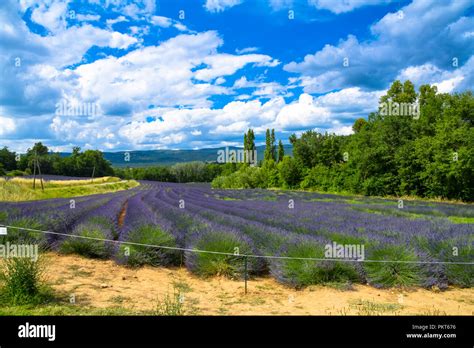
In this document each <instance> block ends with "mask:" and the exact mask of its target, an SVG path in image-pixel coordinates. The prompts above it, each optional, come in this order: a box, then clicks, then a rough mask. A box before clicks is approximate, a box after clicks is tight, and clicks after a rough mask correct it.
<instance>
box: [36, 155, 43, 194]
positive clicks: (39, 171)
mask: <svg viewBox="0 0 474 348" xmlns="http://www.w3.org/2000/svg"><path fill="white" fill-rule="evenodd" d="M36 165H37V166H38V173H39V176H40V182H41V191H44V185H43V176H42V175H41V168H40V163H39V160H38V158H37V159H36Z"/></svg>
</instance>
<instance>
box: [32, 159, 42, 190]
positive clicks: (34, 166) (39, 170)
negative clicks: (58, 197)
mask: <svg viewBox="0 0 474 348" xmlns="http://www.w3.org/2000/svg"><path fill="white" fill-rule="evenodd" d="M36 167H38V175H39V177H40V182H41V190H42V191H44V185H43V177H42V176H41V168H40V164H39V160H38V152H36V151H35V158H34V159H33V190H36Z"/></svg>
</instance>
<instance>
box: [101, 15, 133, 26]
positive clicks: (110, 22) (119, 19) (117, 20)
mask: <svg viewBox="0 0 474 348" xmlns="http://www.w3.org/2000/svg"><path fill="white" fill-rule="evenodd" d="M120 22H128V19H127V18H125V17H124V16H118V17H117V18H114V19H107V20H106V23H107V25H108V26H112V25H114V24H116V23H120Z"/></svg>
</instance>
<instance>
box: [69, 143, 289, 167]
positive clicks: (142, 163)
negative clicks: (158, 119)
mask: <svg viewBox="0 0 474 348" xmlns="http://www.w3.org/2000/svg"><path fill="white" fill-rule="evenodd" d="M227 148H228V149H229V150H242V148H239V147H235V146H228V147H227ZM225 149H226V147H219V148H205V149H198V150H144V151H118V152H103V153H104V158H105V159H106V160H108V161H110V162H111V163H112V166H114V167H151V166H159V165H162V166H163V165H165V166H169V165H173V164H176V163H183V162H193V161H201V162H217V157H218V151H219V150H224V151H225ZM284 149H285V154H286V155H291V154H292V146H291V145H284ZM264 151H265V145H261V146H257V160H258V161H260V160H263V153H264ZM127 153H128V154H129V159H130V160H129V161H125V159H126V156H127ZM60 155H61V156H69V155H70V153H61V154H60Z"/></svg>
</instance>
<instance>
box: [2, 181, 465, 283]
mask: <svg viewBox="0 0 474 348" xmlns="http://www.w3.org/2000/svg"><path fill="white" fill-rule="evenodd" d="M51 189H55V188H51ZM473 219H474V208H473V206H472V205H468V204H448V203H435V202H428V201H405V202H404V204H403V208H400V207H399V202H398V201H396V200H386V199H379V198H366V197H356V196H341V195H330V194H318V193H309V192H294V191H269V190H212V189H211V188H210V186H209V185H207V184H173V183H158V182H145V181H144V182H141V184H140V185H139V186H137V187H134V188H132V189H129V190H123V191H119V192H114V193H99V194H96V195H88V196H82V197H77V198H75V205H74V208H72V207H71V204H70V199H68V198H67V199H64V198H57V199H50V200H44V201H41V202H1V203H0V223H4V224H8V225H11V226H18V227H23V228H33V229H40V230H48V231H55V232H59V233H64V234H68V235H76V236H84V237H88V238H93V239H92V240H91V239H89V240H88V239H79V238H71V237H67V236H58V235H47V234H41V233H36V232H31V231H26V230H13V229H11V230H10V231H9V234H8V236H3V237H0V243H5V242H6V241H10V242H12V241H16V242H18V241H34V242H36V243H40V244H41V245H42V246H43V247H44V248H45V249H49V250H53V251H58V252H60V253H64V254H80V255H83V256H87V257H91V258H99V259H113V260H115V261H116V262H117V263H119V264H124V265H128V266H132V267H137V266H142V265H151V266H169V267H171V266H185V267H186V268H187V269H188V270H189V271H191V272H192V273H194V274H195V275H197V276H199V277H210V276H215V275H218V276H225V277H228V278H230V279H236V280H237V279H242V278H243V273H244V262H243V257H242V255H257V256H261V257H249V258H248V274H249V276H250V277H256V276H271V277H273V278H274V279H276V281H278V282H279V283H282V284H284V285H286V286H289V287H292V288H296V289H301V288H305V287H308V286H312V285H315V284H330V285H334V284H336V285H338V286H339V285H341V286H345V285H348V284H349V285H350V284H357V283H360V284H369V285H371V286H373V287H378V288H384V287H389V288H390V287H403V288H409V287H424V288H428V289H445V288H447V287H449V286H455V287H472V286H473V279H474V266H473V265H472V264H467V265H466V264H457V263H459V262H461V263H462V262H464V263H466V262H471V263H472V262H473V260H474V258H473V248H472V246H473V241H474V224H473ZM100 239H108V240H113V241H116V242H117V243H111V242H101V241H99V240H100ZM118 242H131V243H137V244H147V245H160V246H166V247H179V248H185V249H188V250H185V251H182V250H172V249H162V248H153V247H149V246H143V245H137V244H132V245H127V244H121V243H118ZM333 242H337V243H340V244H357V245H363V246H364V249H365V261H364V262H352V261H351V262H344V261H338V260H326V259H324V258H325V253H324V250H325V249H324V246H325V245H326V244H330V243H333ZM191 249H197V250H204V251H214V252H225V253H230V254H232V255H220V254H209V253H196V252H193V251H192V250H191ZM264 256H278V257H282V258H266V257H264ZM307 258H316V259H318V260H307ZM370 261H379V262H370ZM437 262H447V263H437Z"/></svg>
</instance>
